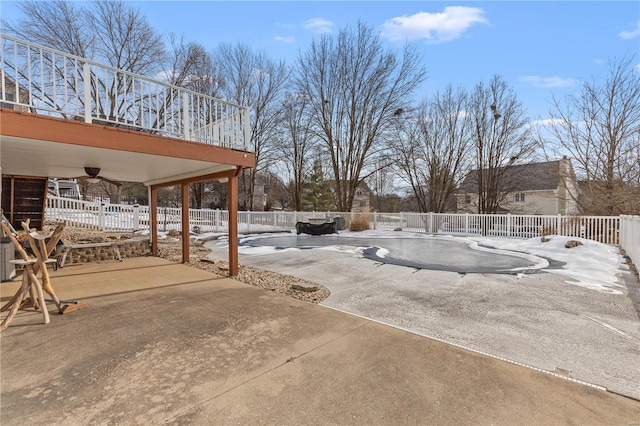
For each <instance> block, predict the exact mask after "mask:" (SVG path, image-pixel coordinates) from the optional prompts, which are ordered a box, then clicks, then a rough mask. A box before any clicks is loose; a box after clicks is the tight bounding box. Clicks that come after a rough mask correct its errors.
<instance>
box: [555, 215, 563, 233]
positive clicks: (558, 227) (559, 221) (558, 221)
mask: <svg viewBox="0 0 640 426" xmlns="http://www.w3.org/2000/svg"><path fill="white" fill-rule="evenodd" d="M562 234H563V232H562V215H561V214H558V218H557V219H556V235H562Z"/></svg>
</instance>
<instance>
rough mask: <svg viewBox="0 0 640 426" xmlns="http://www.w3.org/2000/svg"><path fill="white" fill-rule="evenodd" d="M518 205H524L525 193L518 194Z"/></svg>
mask: <svg viewBox="0 0 640 426" xmlns="http://www.w3.org/2000/svg"><path fill="white" fill-rule="evenodd" d="M516 203H524V192H516Z"/></svg>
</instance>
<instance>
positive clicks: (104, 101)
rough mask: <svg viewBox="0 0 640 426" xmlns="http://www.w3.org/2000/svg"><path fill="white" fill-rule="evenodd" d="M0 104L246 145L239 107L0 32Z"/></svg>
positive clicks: (244, 118) (232, 145) (245, 127)
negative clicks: (0, 45)
mask: <svg viewBox="0 0 640 426" xmlns="http://www.w3.org/2000/svg"><path fill="white" fill-rule="evenodd" d="M0 40H1V43H2V48H1V49H0V62H2V82H1V84H2V86H1V88H0V91H1V93H0V94H1V95H2V96H1V101H2V107H13V108H15V109H19V110H23V111H30V112H34V113H39V114H46V115H50V116H55V117H62V118H67V119H75V120H81V121H84V122H86V123H96V122H97V123H102V124H106V125H111V126H116V127H122V128H125V129H129V130H139V131H143V132H148V133H153V134H157V135H160V136H166V137H173V138H179V139H184V140H188V141H193V142H199V143H203V144H208V145H216V146H223V147H228V148H233V149H239V150H244V151H246V150H248V146H249V113H248V110H247V108H244V107H242V106H239V105H234V104H231V103H229V102H225V101H222V100H220V99H216V98H213V97H211V96H205V95H202V94H199V93H196V92H194V91H191V90H187V89H184V88H181V87H178V86H173V85H170V84H166V83H162V82H159V81H155V80H152V79H150V78H147V77H144V76H140V75H136V74H132V73H130V72H127V71H123V70H119V69H116V68H112V67H110V66H107V65H102V64H99V63H97V62H93V61H90V60H87V59H84V58H80V57H77V56H74V55H70V54H67V53H64V52H60V51H57V50H54V49H49V48H46V47H42V46H38V45H35V44H33V43H29V42H26V41H22V40H19V39H16V38H13V37H10V36H7V35H4V34H0Z"/></svg>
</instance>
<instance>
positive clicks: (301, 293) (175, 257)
mask: <svg viewBox="0 0 640 426" xmlns="http://www.w3.org/2000/svg"><path fill="white" fill-rule="evenodd" d="M54 227H55V225H50V226H49V227H47V226H45V230H44V231H43V232H45V233H46V232H50V231H52V230H53V228H54ZM174 235H175V236H174V237H171V236H168V237H166V238H163V239H160V240H158V255H159V256H160V257H163V258H165V259H167V260H170V261H172V262H181V261H182V248H181V239H180V236H179V233H174ZM134 238H146V237H145V236H143V235H141V234H139V233H133V232H101V231H96V230H91V229H83V228H77V227H73V226H69V225H67V226H66V227H65V229H64V232H63V234H62V241H63V242H64V243H65V244H82V243H89V242H94V243H95V242H106V241H118V240H127V239H134ZM19 239H20V238H19ZM190 240H191V245H190V249H189V255H190V261H189V262H188V263H186V265H187V266H190V267H192V268H197V269H201V270H203V271H207V272H212V273H214V274H216V275H219V276H228V275H229V264H228V262H226V261H222V260H215V261H213V260H210V259H208V255H209V253H211V251H210V250H209V249H207V248H206V247H204V246H203V244H204V241H201V240H198V239H196V238H195V237H194V236H192V237H191V239H190ZM232 278H233V279H235V280H237V281H240V282H242V283H245V284H249V285H253V286H256V287H260V288H263V289H265V290H270V291H276V292H278V293H282V294H286V295H288V296H291V297H293V298H296V299H299V300H303V301H305V302H311V303H320V302H322V301H323V300H325V299H326V298H327V297H329V294H330V292H329V289H327V288H326V287H325V286H323V285H320V284H317V283H313V282H311V281H307V280H304V279H301V278H296V277H293V276H291V275H283V274H279V273H276V272H270V271H264V270H261V269H256V268H250V267H248V266H242V265H240V267H239V268H238V275H237V276H235V277H232ZM303 289H304V290H303Z"/></svg>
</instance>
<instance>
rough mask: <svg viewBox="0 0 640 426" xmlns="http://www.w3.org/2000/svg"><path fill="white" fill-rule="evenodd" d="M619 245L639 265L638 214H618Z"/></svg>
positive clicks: (639, 217) (639, 219)
mask: <svg viewBox="0 0 640 426" xmlns="http://www.w3.org/2000/svg"><path fill="white" fill-rule="evenodd" d="M620 246H621V247H622V248H623V249H624V250H625V251H626V252H627V255H628V256H629V257H630V258H631V260H632V261H633V264H634V265H636V266H638V267H640V216H620Z"/></svg>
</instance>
